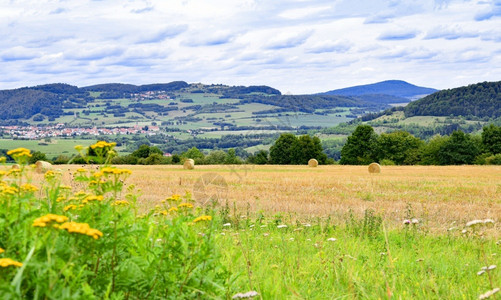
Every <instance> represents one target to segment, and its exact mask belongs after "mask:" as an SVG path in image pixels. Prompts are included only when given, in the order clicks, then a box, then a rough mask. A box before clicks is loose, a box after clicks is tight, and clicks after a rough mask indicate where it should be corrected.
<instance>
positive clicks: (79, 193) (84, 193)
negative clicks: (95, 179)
mask: <svg viewBox="0 0 501 300" xmlns="http://www.w3.org/2000/svg"><path fill="white" fill-rule="evenodd" d="M82 196H87V193H86V192H84V191H79V192H77V193H76V194H75V197H82Z"/></svg>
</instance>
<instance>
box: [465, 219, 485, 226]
mask: <svg viewBox="0 0 501 300" xmlns="http://www.w3.org/2000/svg"><path fill="white" fill-rule="evenodd" d="M481 224H484V221H483V220H473V221H470V222H468V223H466V227H471V228H474V227H477V226H478V225H481Z"/></svg>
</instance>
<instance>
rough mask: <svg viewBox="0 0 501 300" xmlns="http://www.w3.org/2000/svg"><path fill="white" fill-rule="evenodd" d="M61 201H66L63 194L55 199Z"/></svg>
mask: <svg viewBox="0 0 501 300" xmlns="http://www.w3.org/2000/svg"><path fill="white" fill-rule="evenodd" d="M63 201H66V197H64V196H59V197H57V199H56V202H63Z"/></svg>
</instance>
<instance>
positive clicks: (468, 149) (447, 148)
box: [438, 130, 480, 165]
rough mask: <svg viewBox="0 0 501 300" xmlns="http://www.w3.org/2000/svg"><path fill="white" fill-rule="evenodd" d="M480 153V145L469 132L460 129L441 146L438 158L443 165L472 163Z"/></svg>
mask: <svg viewBox="0 0 501 300" xmlns="http://www.w3.org/2000/svg"><path fill="white" fill-rule="evenodd" d="M479 153H480V145H479V144H478V143H476V142H475V141H474V140H473V139H472V138H471V137H470V135H469V134H465V133H464V132H462V131H459V130H458V131H454V132H453V133H452V134H451V135H450V137H449V138H448V139H447V141H446V142H445V143H444V144H443V145H442V146H441V147H440V150H439V152H438V160H439V163H440V164H441V165H462V164H471V163H473V161H474V159H475V157H476V156H477V155H478V154H479Z"/></svg>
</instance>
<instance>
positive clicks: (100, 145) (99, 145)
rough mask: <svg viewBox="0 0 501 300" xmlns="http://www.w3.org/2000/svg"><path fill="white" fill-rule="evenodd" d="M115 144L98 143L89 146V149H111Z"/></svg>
mask: <svg viewBox="0 0 501 300" xmlns="http://www.w3.org/2000/svg"><path fill="white" fill-rule="evenodd" d="M116 144H117V143H108V142H106V141H98V142H97V143H95V144H94V145H90V147H91V148H92V149H96V148H107V147H109V148H112V147H115V146H116Z"/></svg>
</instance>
